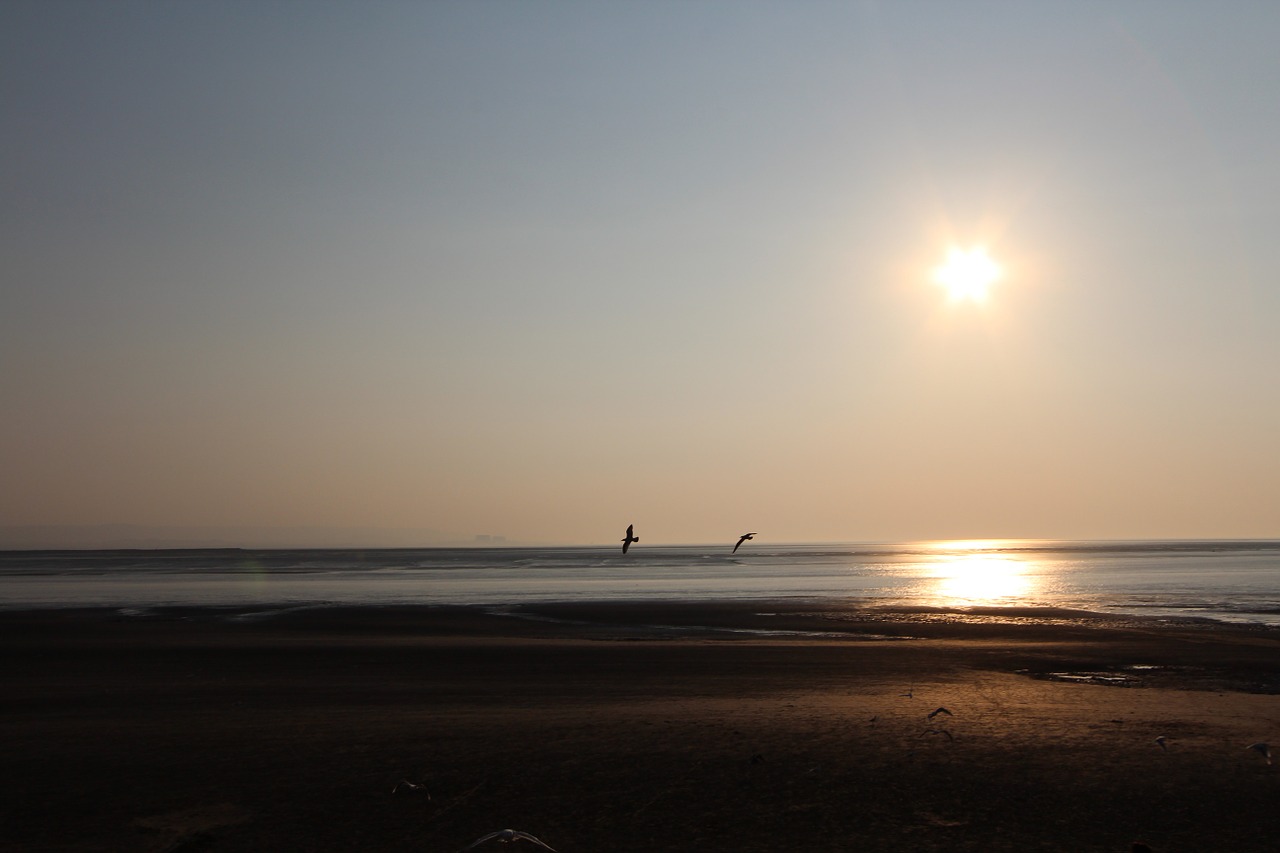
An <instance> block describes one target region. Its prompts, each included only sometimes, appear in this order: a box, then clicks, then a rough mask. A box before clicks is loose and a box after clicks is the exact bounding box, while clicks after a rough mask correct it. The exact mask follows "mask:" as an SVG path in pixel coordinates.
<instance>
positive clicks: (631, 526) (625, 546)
mask: <svg viewBox="0 0 1280 853" xmlns="http://www.w3.org/2000/svg"><path fill="white" fill-rule="evenodd" d="M633 530H635V525H634V524H628V525H627V538H626V539H623V540H622V553H624V554H625V553H627V549H628V548H630V547H631V543H632V542H639V541H640V537H639V536H632V535H631V532H632V531H633Z"/></svg>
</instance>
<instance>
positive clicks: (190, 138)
mask: <svg viewBox="0 0 1280 853" xmlns="http://www.w3.org/2000/svg"><path fill="white" fill-rule="evenodd" d="M1278 37H1280V5H1277V4H1274V3H1270V2H1258V3H1246V2H1227V3H1222V4H1211V3H1203V2H1183V3H1179V2H1168V3H1151V2H1107V3H1087V2H1072V3H1065V2H1036V0H1021V1H1020V2H998V3H988V2H965V3H954V2H926V1H925V0H920V1H919V2H893V3H889V2H885V3H879V2H845V3H828V2H798V3H796V2H719V1H718V0H699V2H661V0H658V2H596V0H592V1H591V2H555V0H546V2H514V0H511V1H510V2H489V0H479V2H465V3H464V2H444V1H443V0H441V2H415V3H392V2H360V3H357V2H296V3H295V2H286V0H280V2H272V3H258V2H235V0H228V2H201V0H193V2H186V3H162V2H132V0H117V2H111V3H100V2H71V0H60V2H53V3H50V2H33V3H26V2H21V0H8V2H6V3H4V4H0V109H2V110H3V118H4V128H5V130H4V133H3V134H0V174H2V175H3V186H4V191H3V193H0V217H2V221H3V226H4V227H3V229H0V252H2V257H3V267H2V268H0V276H2V278H0V400H2V401H3V406H2V411H0V471H2V472H3V475H2V476H0V530H3V531H7V533H8V535H9V539H8V540H7V541H8V542H10V543H11V544H12V543H13V542H17V541H19V540H20V539H22V537H26V538H25V539H22V541H25V542H30V541H34V540H33V539H32V537H35V539H39V540H40V541H39V544H40V545H42V546H49V547H53V546H57V545H59V544H101V543H99V542H95V541H93V537H94V534H93V531H95V530H97V531H102V530H105V529H108V528H105V527H104V526H107V525H117V526H124V528H125V529H128V530H130V531H133V532H134V533H138V534H142V533H146V534H153V535H155V536H157V537H161V538H163V536H165V535H166V534H165V531H169V532H170V533H172V532H173V531H188V533H189V532H190V531H192V530H201V531H205V533H206V534H207V535H208V537H212V538H217V537H222V540H219V541H223V540H225V541H226V542H227V543H228V544H243V545H252V544H255V542H262V541H268V540H269V541H270V542H272V543H275V544H297V545H305V544H335V543H338V542H341V543H342V544H352V545H367V546H375V545H379V544H423V545H436V544H454V543H466V542H470V541H475V537H477V536H482V535H484V536H502V537H505V541H506V542H508V543H511V544H546V545H553V544H555V545H559V544H604V543H613V542H615V541H616V540H618V539H620V538H621V537H622V534H623V531H624V529H625V527H626V525H627V524H629V523H634V524H635V526H636V532H637V534H638V535H640V536H641V537H642V538H644V540H645V542H646V544H648V543H653V544H663V543H672V544H675V543H701V542H717V541H721V540H728V541H732V540H733V539H735V538H736V537H737V536H738V535H739V534H741V533H743V532H746V531H757V532H759V535H758V537H757V542H768V541H774V542H803V541H814V542H821V541H840V542H857V541H864V542H865V541H901V540H914V539H977V538H984V539H985V538H997V537H1012V538H1055V539H1117V538H1119V539H1130V538H1166V537H1169V538H1206V537H1215V538H1216V537H1221V538H1250V537H1259V538H1276V537H1280V380H1278V378H1277V377H1280V236H1278V231H1277V226H1280V99H1277V98H1276V97H1275V94H1276V92H1280V52H1277V51H1276V49H1275V44H1276V41H1277V38H1278ZM974 247H985V249H986V251H987V253H988V255H989V257H990V258H991V259H992V261H993V262H994V263H995V264H997V265H998V266H999V269H1000V273H1001V274H1000V277H999V278H998V279H997V280H996V281H994V282H993V283H991V285H990V287H989V291H988V293H987V297H986V298H985V299H983V300H970V299H953V298H952V297H951V295H950V294H949V292H948V290H947V289H946V288H945V287H943V286H942V285H940V284H939V282H938V281H937V280H936V279H935V270H936V268H937V267H938V266H939V264H941V263H943V261H944V260H945V258H946V257H947V254H948V251H949V250H951V249H953V248H959V249H963V250H968V249H971V248H974ZM86 530H87V531H89V533H87V534H86V532H85V531H86ZM33 531H34V532H33ZM14 537H18V538H16V539H15V538H14ZM100 538H101V537H100ZM5 541H6V540H5V538H4V537H3V536H0V545H3V544H4V543H5Z"/></svg>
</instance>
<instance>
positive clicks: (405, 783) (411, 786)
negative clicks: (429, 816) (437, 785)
mask: <svg viewBox="0 0 1280 853" xmlns="http://www.w3.org/2000/svg"><path fill="white" fill-rule="evenodd" d="M402 790H405V791H408V792H410V793H413V792H415V791H421V792H422V793H424V794H426V795H427V799H428V800H429V799H431V792H430V791H428V790H427V786H426V785H422V784H420V783H417V782H410V781H409V780H408V779H401V780H400V781H399V782H397V783H396V786H395V787H394V788H392V789H391V793H393V794H398V793H400V791H402Z"/></svg>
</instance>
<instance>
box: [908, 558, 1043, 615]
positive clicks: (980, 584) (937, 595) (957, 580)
mask: <svg viewBox="0 0 1280 853" xmlns="http://www.w3.org/2000/svg"><path fill="white" fill-rule="evenodd" d="M932 569H933V572H932V577H930V578H928V580H929V582H930V583H931V584H932V591H931V592H932V595H931V596H928V595H927V597H932V598H933V599H934V600H933V601H932V602H930V603H932V604H934V605H937V606H944V607H945V606H955V605H961V604H964V605H972V604H1011V603H1020V602H1024V603H1030V602H1031V600H1032V599H1033V598H1035V597H1036V593H1037V592H1039V585H1038V583H1037V576H1036V574H1034V573H1033V572H1032V571H1031V570H1030V569H1031V567H1030V566H1029V565H1028V564H1027V563H1026V562H1024V561H1022V560H1019V559H1015V558H1012V557H1005V556H991V555H989V554H958V555H947V556H943V557H940V558H939V559H938V561H937V562H936V563H935V564H934V565H933V566H932Z"/></svg>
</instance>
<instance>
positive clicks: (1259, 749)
mask: <svg viewBox="0 0 1280 853" xmlns="http://www.w3.org/2000/svg"><path fill="white" fill-rule="evenodd" d="M1245 749H1252V750H1253V751H1254V752H1256V753H1258V754H1259V755H1261V756H1262V757H1263V758H1265V759H1267V763H1268V764H1270V763H1271V747H1270V746H1269V745H1268V744H1265V743H1251V744H1249V745H1248V746H1246V747H1245Z"/></svg>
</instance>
